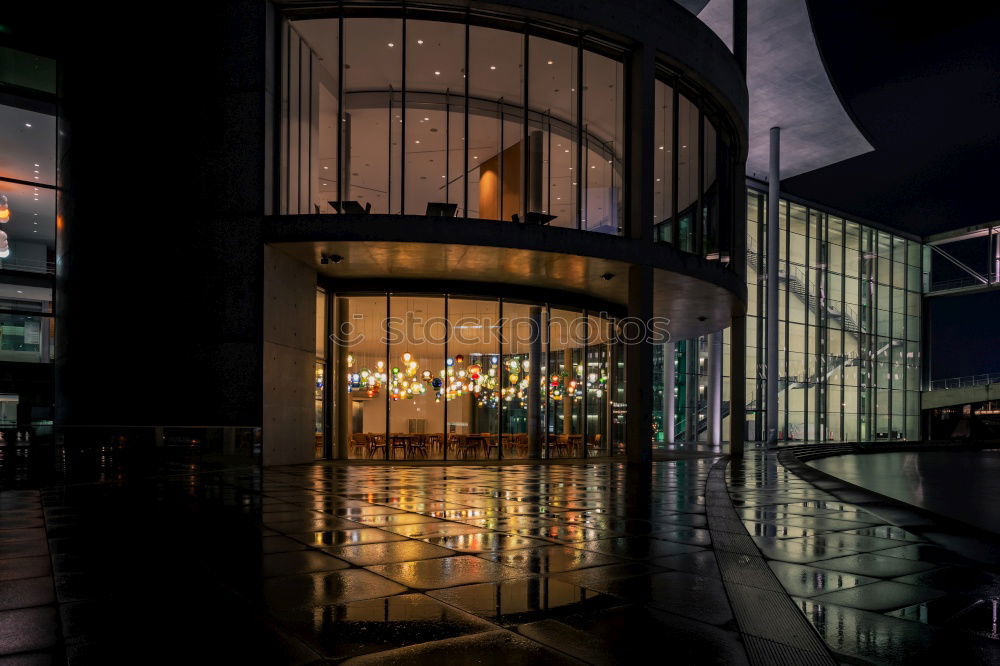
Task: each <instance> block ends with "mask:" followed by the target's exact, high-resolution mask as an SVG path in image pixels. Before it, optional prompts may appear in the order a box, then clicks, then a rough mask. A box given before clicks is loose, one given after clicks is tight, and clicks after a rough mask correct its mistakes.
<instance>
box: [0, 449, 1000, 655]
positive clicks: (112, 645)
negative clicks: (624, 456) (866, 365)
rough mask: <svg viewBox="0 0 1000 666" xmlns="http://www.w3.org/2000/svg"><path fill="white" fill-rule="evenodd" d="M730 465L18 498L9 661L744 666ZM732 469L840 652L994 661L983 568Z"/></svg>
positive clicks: (136, 484) (0, 529)
mask: <svg viewBox="0 0 1000 666" xmlns="http://www.w3.org/2000/svg"><path fill="white" fill-rule="evenodd" d="M713 462H714V460H713V458H710V457H708V458H694V457H687V458H685V459H682V460H674V461H658V462H655V463H654V464H653V469H652V475H651V478H650V477H649V476H644V475H642V474H640V473H638V472H636V471H635V470H634V469H631V470H630V469H628V468H627V467H626V466H625V465H622V464H620V463H591V464H554V465H540V466H533V465H510V466H493V467H486V466H479V465H453V466H422V467H406V466H385V465H381V466H377V465H335V464H316V465H304V466H296V467H285V468H277V469H268V470H265V471H263V472H262V471H260V470H257V469H250V468H247V469H243V470H234V471H227V472H213V473H202V474H196V473H195V470H194V469H193V468H192V469H190V470H187V471H182V472H181V473H178V474H173V475H170V476H166V477H154V478H129V477H128V476H127V475H125V476H122V475H117V476H116V475H111V476H109V477H108V480H107V481H106V482H104V483H99V484H98V483H82V484H76V485H58V486H50V487H47V488H45V489H43V490H41V491H38V490H30V489H29V490H8V491H3V492H0V663H5V661H4V658H5V656H13V655H17V656H18V662H17V663H22V662H23V663H61V662H63V661H68V662H69V663H73V664H76V663H81V664H83V663H100V664H106V663H110V662H112V661H123V660H124V661H135V662H143V663H146V662H149V661H154V662H160V661H163V662H171V663H190V662H192V661H196V662H220V663H243V662H246V663H268V664H270V663H292V664H307V663H320V662H323V661H333V662H339V661H344V660H353V662H354V663H366V662H368V663H425V662H426V663H429V662H441V663H444V660H448V662H449V663H468V662H475V663H504V664H511V663H513V664H517V663H524V664H540V663H557V664H558V663H580V662H585V663H646V662H647V661H649V660H650V658H651V657H652V658H654V659H657V660H660V661H663V660H671V661H675V662H676V663H684V664H688V663H718V664H722V663H725V664H741V663H746V662H747V652H746V650H745V647H744V645H745V644H744V641H743V639H741V637H740V634H739V632H738V627H737V622H736V620H735V619H734V613H733V610H732V608H731V607H730V601H729V598H727V587H726V585H727V583H726V582H724V580H723V576H722V574H721V572H720V568H719V565H718V562H719V561H722V560H725V559H726V558H730V559H731V557H732V553H731V552H729V551H727V552H723V550H724V548H723V546H722V542H721V541H720V542H719V547H720V550H719V551H718V557H717V554H716V551H715V550H714V549H713V539H712V534H711V533H710V531H709V529H708V524H709V521H708V520H707V514H706V479H707V478H708V475H709V471H710V469H711V467H712V464H713ZM727 479H728V482H729V492H730V496H731V498H732V501H733V503H734V506H735V509H736V511H737V514H738V516H739V518H740V519H742V521H743V524H744V525H746V528H747V531H748V532H749V534H750V535H751V537H752V540H753V542H754V543H755V544H756V545H757V547H758V548H759V549H760V550H761V552H762V553H763V554H764V556H765V557H766V558H767V563H766V565H765V564H763V563H761V561H760V560H757V561H758V563H760V564H759V566H760V567H762V568H763V571H764V572H765V573H766V571H767V569H766V567H767V566H769V567H770V568H771V570H772V571H773V572H774V574H775V576H776V578H777V581H779V582H780V584H781V585H782V586H784V589H785V591H786V592H787V593H788V595H789V596H790V597H792V598H793V599H794V601H795V604H796V605H797V607H798V608H799V610H801V612H802V613H803V614H804V615H805V617H807V618H808V620H809V621H810V622H811V623H812V624H813V625H814V626H815V627H816V629H817V631H818V632H819V634H820V635H821V636H822V637H823V638H824V639H825V640H826V641H827V643H828V644H829V645H830V646H831V647H832V648H833V649H834V650H835V651H836V652H837V653H838V657H839V658H840V659H842V660H843V661H844V662H846V663H859V660H860V661H861V662H865V663H868V662H874V663H915V662H921V661H924V662H928V661H935V660H938V662H937V663H940V659H941V657H942V655H955V656H954V658H952V661H955V660H956V659H957V660H958V661H957V662H956V663H962V662H963V660H969V663H972V662H985V663H990V660H994V661H996V660H997V659H998V656H997V652H996V650H995V649H994V647H995V646H996V645H998V642H997V641H995V640H992V639H991V638H989V637H988V636H989V635H990V632H992V636H993V638H994V639H995V638H996V628H995V627H996V625H995V624H991V623H992V622H995V620H994V618H995V614H994V613H993V609H994V605H993V601H992V599H995V598H996V597H997V596H998V595H1000V587H998V586H997V580H998V578H997V576H996V575H995V574H994V572H993V570H992V569H991V568H990V567H989V566H985V565H981V563H980V564H976V563H972V562H970V561H968V560H966V559H964V558H962V557H960V556H958V555H957V554H956V553H955V552H954V551H952V550H949V549H948V548H945V547H942V546H940V545H933V544H931V543H930V542H929V540H928V539H927V538H925V536H924V535H922V534H921V533H918V532H917V531H916V530H915V528H913V526H906V527H902V526H900V525H899V524H895V523H893V522H890V520H888V519H886V518H885V517H884V516H883V515H882V512H880V511H876V509H877V508H878V507H873V506H871V505H869V504H864V503H860V504H855V503H852V502H847V501H844V500H843V499H838V498H836V497H834V496H833V495H831V494H829V493H828V492H827V491H826V490H822V489H820V488H817V487H816V486H814V485H812V484H810V483H808V482H806V481H803V480H801V479H800V478H798V477H796V476H795V475H794V474H792V473H791V472H790V471H789V470H788V469H786V468H785V467H783V466H782V465H781V464H780V463H778V462H777V460H776V459H775V458H774V456H773V455H769V454H756V453H754V454H749V455H748V457H747V459H746V460H745V461H744V462H742V463H738V464H732V465H731V466H730V467H729V469H728V475H727ZM717 494H718V493H717ZM721 495H723V496H725V492H722V493H721ZM715 496H716V494H713V495H710V496H709V497H711V498H714V497H715ZM713 501H714V500H713ZM885 509H886V512H885V513H886V514H888V515H892V510H891V509H892V507H885ZM731 522H733V523H735V525H736V526H737V529H739V525H740V522H739V521H738V520H736V519H733V520H732V521H731ZM924 528H927V529H935V528H934V527H933V526H930V527H928V526H923V527H921V529H924ZM713 529H714V528H713ZM911 529H914V531H911ZM741 538H742V539H748V537H747V535H742V537H741ZM723 556H725V557H723ZM758 573H759V572H758ZM727 580H728V579H727ZM776 589H777V588H776ZM779 594H780V593H779ZM786 601H787V599H786ZM759 620H761V621H764V622H766V621H767V618H766V617H764V618H759Z"/></svg>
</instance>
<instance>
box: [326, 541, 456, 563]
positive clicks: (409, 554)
mask: <svg viewBox="0 0 1000 666" xmlns="http://www.w3.org/2000/svg"><path fill="white" fill-rule="evenodd" d="M324 550H325V551H326V552H327V553H330V554H331V555H334V556H335V557H339V558H341V559H343V560H346V561H348V562H350V563H351V564H354V565H356V566H359V567H363V566H368V565H371V564H386V563H389V562H408V561H411V560H425V559H429V558H432V557H447V556H449V555H454V554H455V551H453V550H449V549H448V548H442V547H441V546H435V545H433V544H430V543H424V542H423V541H414V540H412V539H408V540H406V541H391V542H388V543H366V544H359V545H356V546H329V547H327V548H325V549H324Z"/></svg>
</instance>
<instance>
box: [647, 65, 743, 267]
mask: <svg viewBox="0 0 1000 666" xmlns="http://www.w3.org/2000/svg"><path fill="white" fill-rule="evenodd" d="M653 144H654V145H653V160H654V163H653V173H652V178H653V183H652V185H653V224H654V230H655V231H654V238H656V240H657V241H660V242H663V243H669V244H671V245H675V246H676V247H679V248H680V249H682V250H685V251H687V252H693V253H697V254H700V255H702V256H704V257H706V258H708V259H715V260H718V259H723V258H725V257H726V251H727V248H728V243H727V242H726V239H725V237H726V234H727V233H728V232H727V230H725V229H723V228H722V227H721V226H720V221H721V220H722V218H723V210H722V209H723V203H724V197H723V193H724V192H725V191H727V189H728V188H727V187H725V186H724V185H725V183H724V182H723V177H724V176H725V174H727V173H728V171H727V170H728V169H729V168H730V165H731V160H730V156H729V153H728V145H727V143H726V142H725V141H724V140H723V138H722V137H720V135H719V133H718V131H717V129H716V123H715V122H714V121H713V119H712V117H711V115H710V114H707V113H706V112H705V110H704V109H703V108H701V107H700V106H699V105H698V104H697V103H696V102H695V101H694V100H693V96H692V95H691V94H685V93H682V92H680V91H679V90H678V86H677V85H674V84H671V83H670V82H668V81H665V80H661V79H658V80H657V81H656V85H655V123H654V132H653Z"/></svg>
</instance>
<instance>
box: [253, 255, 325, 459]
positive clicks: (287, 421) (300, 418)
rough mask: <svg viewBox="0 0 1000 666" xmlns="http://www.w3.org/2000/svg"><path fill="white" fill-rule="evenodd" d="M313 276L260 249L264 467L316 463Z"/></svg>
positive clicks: (307, 269) (292, 262)
mask: <svg viewBox="0 0 1000 666" xmlns="http://www.w3.org/2000/svg"><path fill="white" fill-rule="evenodd" d="M315 363H316V272H315V271H314V270H313V269H312V268H310V267H309V266H306V265H305V264H302V263H300V262H298V261H296V260H295V259H293V258H291V257H290V256H288V255H287V254H285V253H284V252H282V251H281V250H277V249H275V248H273V247H270V246H265V248H264V387H263V389H264V390H263V393H264V419H263V426H264V429H263V442H264V450H263V458H264V459H263V464H265V465H287V464H293V463H303V462H309V461H311V460H313V459H314V458H315V414H314V411H315V408H314V402H313V384H314V382H315V374H314V373H315V370H314V368H315Z"/></svg>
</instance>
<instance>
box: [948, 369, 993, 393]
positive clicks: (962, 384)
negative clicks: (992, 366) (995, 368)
mask: <svg viewBox="0 0 1000 666" xmlns="http://www.w3.org/2000/svg"><path fill="white" fill-rule="evenodd" d="M998 383H1000V372H992V373H984V374H981V375H967V376H965V377H949V378H948V379H933V380H931V390H932V391H942V390H944V389H957V388H970V387H973V386H984V385H986V384H998Z"/></svg>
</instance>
